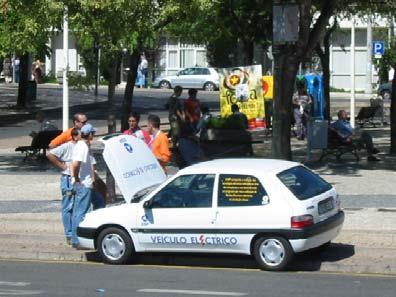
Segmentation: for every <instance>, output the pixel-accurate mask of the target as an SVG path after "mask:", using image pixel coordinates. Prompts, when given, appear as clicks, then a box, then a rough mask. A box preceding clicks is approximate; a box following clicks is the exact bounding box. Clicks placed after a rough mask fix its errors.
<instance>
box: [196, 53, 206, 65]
mask: <svg viewBox="0 0 396 297" xmlns="http://www.w3.org/2000/svg"><path fill="white" fill-rule="evenodd" d="M206 65H207V60H206V51H204V50H198V51H197V66H198V67H205V66H206Z"/></svg>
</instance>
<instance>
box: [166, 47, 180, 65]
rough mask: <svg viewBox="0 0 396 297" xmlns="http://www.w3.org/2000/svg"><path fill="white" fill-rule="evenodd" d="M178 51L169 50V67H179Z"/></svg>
mask: <svg viewBox="0 0 396 297" xmlns="http://www.w3.org/2000/svg"><path fill="white" fill-rule="evenodd" d="M177 64H178V63H177V51H175V50H172V51H169V56H168V68H178V65H177Z"/></svg>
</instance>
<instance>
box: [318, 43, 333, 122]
mask: <svg viewBox="0 0 396 297" xmlns="http://www.w3.org/2000/svg"><path fill="white" fill-rule="evenodd" d="M324 46H325V49H324V51H323V50H322V49H321V47H320V45H319V44H318V46H317V47H316V53H317V54H318V56H319V58H320V63H321V64H322V70H323V79H322V83H323V99H324V104H325V106H324V108H325V109H324V117H325V119H326V120H328V121H330V120H331V115H330V45H329V44H328V43H327V44H326V42H325V43H324Z"/></svg>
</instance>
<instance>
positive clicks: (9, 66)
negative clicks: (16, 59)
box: [3, 57, 12, 84]
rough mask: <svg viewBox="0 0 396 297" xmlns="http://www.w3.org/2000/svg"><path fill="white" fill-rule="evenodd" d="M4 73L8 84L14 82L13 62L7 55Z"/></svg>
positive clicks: (4, 62)
mask: <svg viewBox="0 0 396 297" xmlns="http://www.w3.org/2000/svg"><path fill="white" fill-rule="evenodd" d="M3 75H4V80H5V83H6V84H9V83H11V82H12V62H11V59H10V58H8V57H6V58H5V59H4V61H3Z"/></svg>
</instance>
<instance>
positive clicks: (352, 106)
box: [350, 17, 355, 128]
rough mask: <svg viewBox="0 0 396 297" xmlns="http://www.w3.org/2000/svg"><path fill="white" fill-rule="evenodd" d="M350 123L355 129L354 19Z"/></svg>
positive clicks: (353, 22)
mask: <svg viewBox="0 0 396 297" xmlns="http://www.w3.org/2000/svg"><path fill="white" fill-rule="evenodd" d="M350 123H351V126H352V128H355V18H354V17H353V18H352V26H351V107H350Z"/></svg>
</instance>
